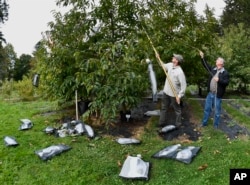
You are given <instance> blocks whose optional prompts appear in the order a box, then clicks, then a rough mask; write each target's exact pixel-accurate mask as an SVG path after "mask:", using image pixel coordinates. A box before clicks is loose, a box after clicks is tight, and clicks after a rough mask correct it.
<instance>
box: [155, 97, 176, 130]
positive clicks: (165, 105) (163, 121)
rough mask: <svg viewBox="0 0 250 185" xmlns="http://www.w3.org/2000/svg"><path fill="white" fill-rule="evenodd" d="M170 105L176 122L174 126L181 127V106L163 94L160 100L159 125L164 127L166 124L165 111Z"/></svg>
mask: <svg viewBox="0 0 250 185" xmlns="http://www.w3.org/2000/svg"><path fill="white" fill-rule="evenodd" d="M170 105H172V106H173V108H174V111H175V115H176V120H175V125H176V126H177V127H178V126H180V125H181V106H180V105H179V104H178V103H177V102H176V99H175V97H171V96H168V95H166V94H165V93H163V96H162V100H161V112H160V121H159V125H160V126H164V125H166V123H167V120H168V118H167V111H168V109H169V107H170Z"/></svg>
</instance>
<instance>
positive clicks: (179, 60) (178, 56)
mask: <svg viewBox="0 0 250 185" xmlns="http://www.w3.org/2000/svg"><path fill="white" fill-rule="evenodd" d="M173 57H174V58H176V60H178V62H179V63H182V62H184V60H183V57H182V55H179V54H173Z"/></svg>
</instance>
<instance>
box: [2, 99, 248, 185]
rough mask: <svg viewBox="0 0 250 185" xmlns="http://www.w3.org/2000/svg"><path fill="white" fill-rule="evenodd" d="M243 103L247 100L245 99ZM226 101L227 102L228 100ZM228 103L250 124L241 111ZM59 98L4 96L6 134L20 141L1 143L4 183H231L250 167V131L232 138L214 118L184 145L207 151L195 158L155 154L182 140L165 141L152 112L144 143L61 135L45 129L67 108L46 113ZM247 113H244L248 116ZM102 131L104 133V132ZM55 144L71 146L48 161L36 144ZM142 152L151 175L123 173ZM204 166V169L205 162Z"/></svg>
mask: <svg viewBox="0 0 250 185" xmlns="http://www.w3.org/2000/svg"><path fill="white" fill-rule="evenodd" d="M187 101H188V103H189V104H190V105H191V106H192V110H195V119H197V120H200V119H201V117H202V114H203V108H202V107H201V106H200V104H199V103H198V102H197V101H196V100H187ZM242 105H243V103H242ZM248 105H249V104H248ZM223 106H224V104H223ZM225 108H227V109H228V112H229V113H230V114H232V116H233V117H236V118H237V120H236V121H237V122H241V124H244V125H246V126H248V128H249V126H250V123H249V121H248V120H246V119H245V118H244V117H243V116H244V115H242V114H241V112H240V111H237V110H236V109H232V110H229V109H230V108H231V107H230V106H229V105H228V104H225ZM56 109H57V106H56V104H55V103H54V102H44V101H35V102H19V103H10V102H4V101H1V102H0V136H1V138H2V139H3V138H4V136H14V137H15V138H16V140H17V142H18V143H19V145H18V146H17V147H7V146H5V144H4V142H3V140H2V144H0V183H1V184H2V185H13V184H25V185H34V184H42V185H47V184H48V185H72V184H74V185H78V184H79V185H82V184H83V185H84V184H86V185H92V184H93V185H96V184H99V185H101V184H103V185H107V184H109V185H115V184H117V185H118V184H119V185H121V184H124V185H126V184H129V185H131V184H138V185H140V184H152V185H161V184H162V185H173V184H174V185H183V184H185V185H189V184H190V185H200V184H202V185H224V184H225V185H228V184H229V172H230V171H229V169H231V168H250V147H249V137H247V136H241V137H239V138H238V139H235V140H228V139H227V137H226V136H225V134H224V133H223V132H222V131H220V130H214V129H213V128H212V124H209V126H208V128H206V129H203V130H202V137H201V138H200V139H199V140H198V141H196V142H193V143H191V144H187V143H181V144H182V145H183V146H185V145H187V146H189V145H193V146H200V147H201V151H200V152H199V153H198V155H197V156H196V157H195V158H194V159H193V161H192V162H191V164H184V163H181V162H178V161H175V160H171V159H155V158H152V157H151V156H152V155H153V154H155V153H156V152H158V151H159V150H161V149H162V148H164V147H166V146H169V145H172V144H176V143H178V141H164V140H162V139H161V138H160V137H159V136H158V134H157V132H156V123H157V121H158V118H157V117H152V118H151V119H150V120H149V122H148V123H147V125H146V126H145V128H144V132H143V134H141V136H140V138H138V139H140V140H141V141H142V143H141V144H140V145H119V144H118V143H116V141H115V140H114V139H115V138H112V137H111V136H102V137H97V138H96V139H89V138H87V136H85V135H84V136H78V137H74V138H73V137H65V138H56V137H54V136H49V135H46V134H45V133H44V132H43V129H44V128H45V127H47V126H53V125H56V124H57V121H56V120H59V119H60V118H61V117H62V116H63V113H62V112H60V113H58V114H50V115H49V116H48V115H47V116H45V115H44V114H41V113H43V112H47V111H53V110H56ZM22 118H27V119H30V120H31V121H32V122H33V123H34V126H33V128H32V129H30V130H26V131H20V130H18V129H19V126H20V124H21V122H20V119H22ZM241 119H244V121H242V120H241ZM97 135H99V136H101V135H100V133H97ZM54 144H65V145H68V146H70V147H71V150H69V151H67V152H65V153H62V154H61V155H59V156H55V157H53V158H52V159H51V160H49V161H47V162H45V161H42V160H41V159H40V158H38V156H37V155H36V154H35V151H36V150H40V149H43V148H46V147H48V146H51V145H54ZM137 154H141V155H142V159H143V160H144V161H147V162H150V163H151V168H150V175H149V180H148V181H144V180H128V179H122V178H121V177H119V176H118V175H119V173H120V171H121V164H122V163H123V162H124V161H125V159H126V156H127V155H132V156H135V155H137ZM202 167H204V169H202V170H200V168H202Z"/></svg>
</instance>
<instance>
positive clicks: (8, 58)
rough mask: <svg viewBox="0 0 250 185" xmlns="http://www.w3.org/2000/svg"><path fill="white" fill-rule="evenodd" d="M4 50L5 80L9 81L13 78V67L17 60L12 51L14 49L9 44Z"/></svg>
mask: <svg viewBox="0 0 250 185" xmlns="http://www.w3.org/2000/svg"><path fill="white" fill-rule="evenodd" d="M4 50H5V53H6V59H5V63H6V65H7V80H10V79H12V78H13V76H14V65H15V62H16V60H17V55H16V53H15V51H14V47H13V46H12V45H11V44H10V43H8V44H7V45H6V46H5V47H4Z"/></svg>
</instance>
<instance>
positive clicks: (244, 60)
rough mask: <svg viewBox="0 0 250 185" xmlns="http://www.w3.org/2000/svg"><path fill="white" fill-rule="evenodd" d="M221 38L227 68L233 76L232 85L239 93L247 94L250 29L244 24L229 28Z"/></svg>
mask: <svg viewBox="0 0 250 185" xmlns="http://www.w3.org/2000/svg"><path fill="white" fill-rule="evenodd" d="M224 33H225V35H224V37H223V38H221V46H222V47H221V52H222V53H223V55H224V56H226V58H225V59H226V61H228V62H226V67H227V69H228V71H230V74H231V85H232V86H236V88H237V90H238V91H239V92H244V93H246V92H247V85H248V84H249V83H250V74H249V70H250V52H249V50H250V29H249V28H248V29H246V28H244V25H243V24H239V25H238V26H233V25H231V26H229V28H226V29H225V30H224Z"/></svg>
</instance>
